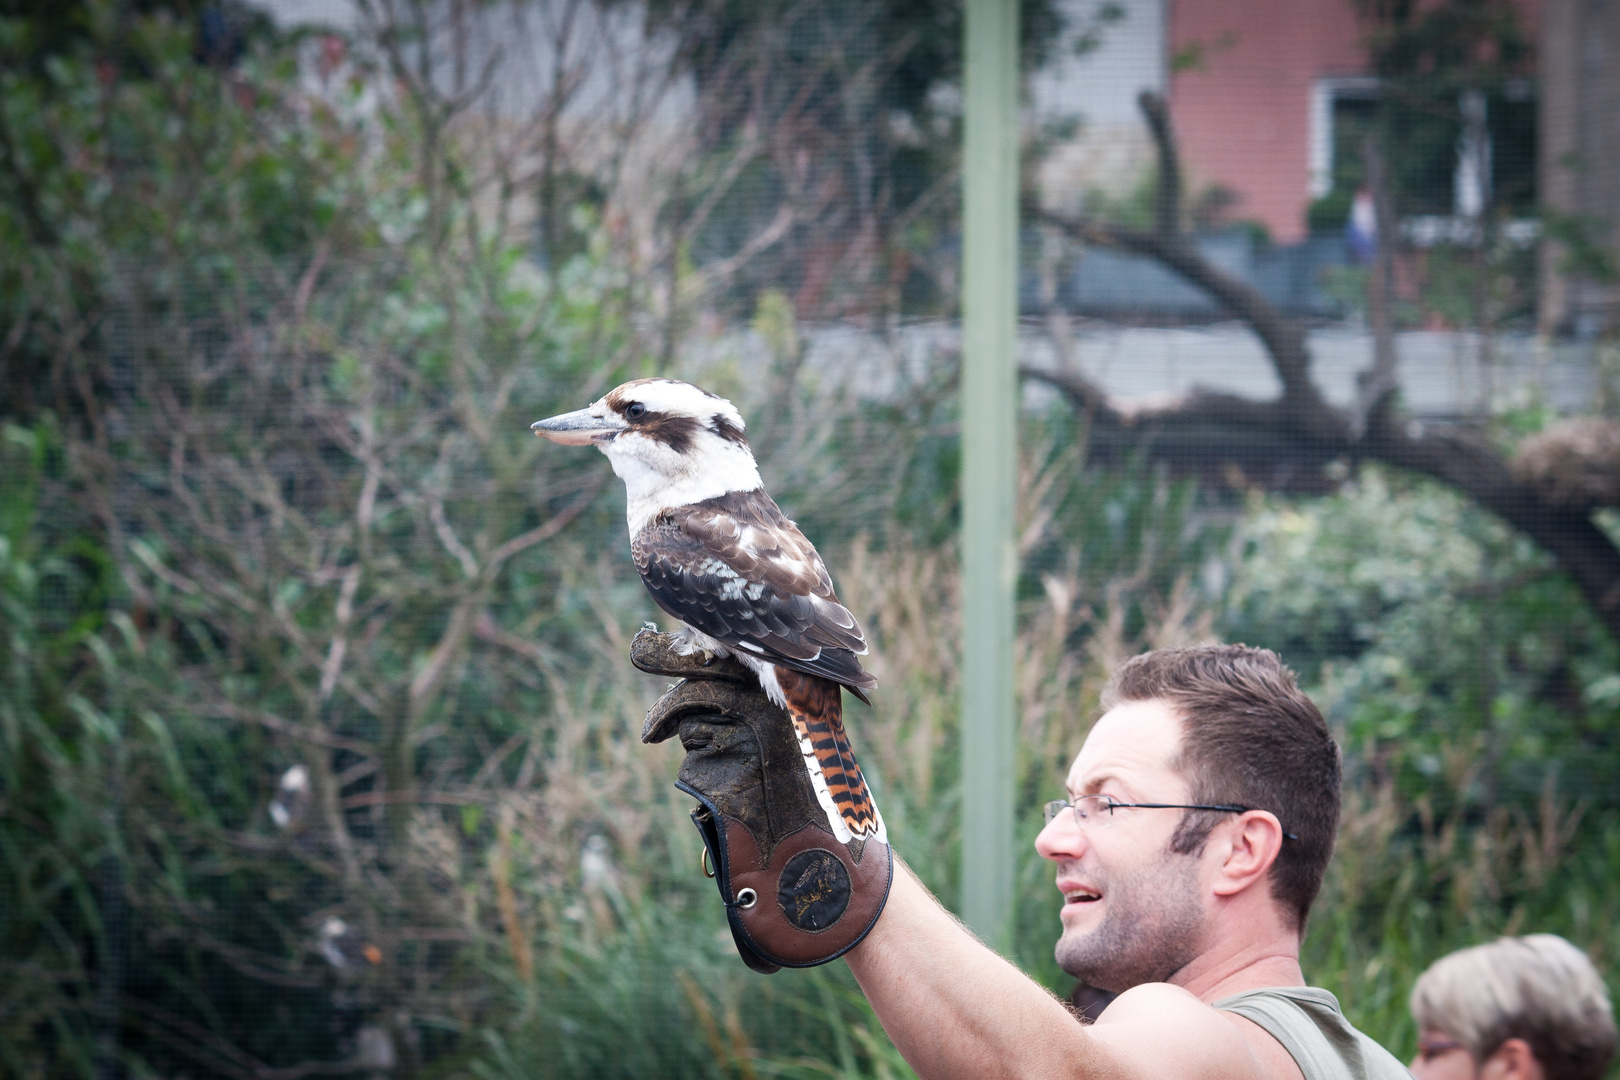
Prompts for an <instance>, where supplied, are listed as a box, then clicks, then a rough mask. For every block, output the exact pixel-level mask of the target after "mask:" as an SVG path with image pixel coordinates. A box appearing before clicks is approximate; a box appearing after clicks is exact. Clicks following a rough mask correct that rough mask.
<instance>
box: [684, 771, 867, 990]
mask: <svg viewBox="0 0 1620 1080" xmlns="http://www.w3.org/2000/svg"><path fill="white" fill-rule="evenodd" d="M675 786H676V787H678V788H679V789H680V790H682V791H684V792H686V793H687V794H688V795H690V796H692V797H693V798H694V799H696V800H698V803H699V805H698V807H697V808H696V809H694V810H693V811H692V822H693V824H695V825H696V826H697V827H698V832H699V833H700V834H701V835H702V837H703V843H704V845H705V847H706V848H707V849H708V853H709V858H710V860H711V861H712V862H713V865H714V869H715V875H714V877H715V885H717V886H718V887H719V889H720V899H721V900H722V901H723V902H724V903H725V905H726V921H727V923H729V924H730V926H731V936H732V938H733V939H734V940H735V942H736V944H737V952H738V953H739V954H740V955H741V956H742V959H743V963H745V964H747V965H748V966H749V967H750V968H753V969H754V970H755V971H759V972H763V973H765V974H770V973H771V972H774V971H776V970H777V969H778V968H784V967H815V966H816V965H818V964H825V963H827V962H829V961H831V960H836V959H838V958H839V957H840V956H843V955H844V954H845V953H846V952H848V951H849V950H851V949H853V948H854V947H855V946H856V945H858V944H860V943H861V940H862V939H863V938H865V937H866V935H867V934H868V933H870V932H871V930H872V927H873V925H874V924H876V922H877V919H878V915H879V914H881V913H882V911H883V905H884V903H885V902H886V901H887V900H888V898H889V887H890V885H891V884H892V882H893V880H894V855H893V854H892V853H891V852H890V850H889V845H888V844H885V843H880V842H879V841H876V840H868V841H866V842H865V844H864V845H861V846H860V847H859V849H858V850H859V855H858V856H857V855H855V854H852V853H851V851H850V845H846V844H840V843H839V842H838V841H837V839H835V838H834V837H833V834H832V833H830V832H828V831H827V829H826V828H825V827H824V826H822V825H820V824H818V823H816V822H810V823H808V824H806V825H804V826H803V827H802V828H800V829H799V830H798V831H797V832H794V833H790V834H789V835H787V836H785V837H781V838H779V839H778V840H777V841H776V844H775V846H774V847H773V848H772V850H771V857H770V861H769V862H764V861H762V860H761V859H760V851H759V846H758V845H757V843H756V842H755V840H754V835H753V833H752V832H750V831H749V829H748V826H747V825H745V824H744V823H743V822H741V821H739V820H737V819H736V818H731V817H727V816H726V815H724V814H722V813H721V812H720V811H719V809H718V808H717V807H716V806H715V804H714V803H713V802H712V801H711V800H710V799H709V798H707V797H706V796H705V795H704V794H703V793H702V792H700V791H698V790H697V789H695V788H693V787H691V786H690V785H688V784H685V783H682V782H679V781H677V782H676V785H675Z"/></svg>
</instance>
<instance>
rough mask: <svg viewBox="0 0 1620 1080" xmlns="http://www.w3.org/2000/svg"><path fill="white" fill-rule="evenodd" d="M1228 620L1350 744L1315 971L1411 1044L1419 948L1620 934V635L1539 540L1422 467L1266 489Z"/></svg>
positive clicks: (1611, 951)
mask: <svg viewBox="0 0 1620 1080" xmlns="http://www.w3.org/2000/svg"><path fill="white" fill-rule="evenodd" d="M1246 516H1247V523H1246V526H1245V528H1244V552H1243V555H1242V557H1241V560H1240V563H1239V573H1238V575H1237V579H1236V580H1235V582H1234V584H1233V588H1232V590H1231V592H1230V593H1229V594H1228V596H1227V598H1226V611H1225V614H1224V616H1223V618H1222V622H1221V626H1222V629H1223V632H1224V633H1225V634H1226V635H1228V636H1229V637H1231V638H1235V639H1242V640H1247V641H1250V642H1252V643H1257V644H1265V645H1267V646H1269V647H1272V648H1275V649H1277V650H1278V651H1279V652H1281V653H1282V655H1283V657H1284V658H1285V659H1286V660H1287V661H1289V662H1290V663H1291V664H1293V665H1294V666H1295V667H1296V668H1298V669H1299V670H1300V672H1301V673H1302V675H1303V676H1304V678H1305V680H1306V682H1307V683H1308V684H1309V685H1310V690H1311V693H1312V696H1313V697H1314V698H1315V699H1316V700H1317V701H1318V702H1319V703H1320V704H1321V705H1322V707H1323V710H1324V711H1325V712H1326V714H1327V715H1328V718H1329V722H1330V723H1331V724H1332V726H1333V728H1334V730H1335V732H1336V734H1337V735H1338V738H1339V740H1340V742H1341V744H1342V745H1343V746H1344V748H1345V751H1346V763H1347V770H1346V786H1347V799H1346V820H1345V825H1344V829H1343V831H1342V832H1341V836H1340V841H1339V852H1338V855H1337V856H1336V858H1335V863H1334V866H1333V868H1332V870H1331V871H1330V873H1329V879H1328V883H1327V887H1326V889H1325V890H1324V894H1323V897H1322V899H1321V900H1320V901H1319V902H1318V904H1317V909H1316V910H1317V914H1316V915H1315V916H1314V918H1313V920H1312V929H1311V932H1310V935H1309V936H1308V937H1307V939H1306V949H1305V957H1304V962H1305V970H1306V974H1307V976H1308V977H1309V978H1311V979H1312V980H1313V981H1315V982H1316V983H1317V984H1318V985H1322V986H1325V987H1327V988H1328V989H1331V990H1333V991H1334V992H1335V993H1337V994H1338V995H1339V996H1340V998H1341V1000H1342V1001H1343V1002H1344V1003H1345V1006H1346V1011H1347V1012H1348V1013H1349V1015H1350V1016H1351V1017H1352V1018H1353V1019H1355V1020H1356V1021H1357V1022H1358V1023H1360V1024H1361V1025H1362V1026H1363V1028H1364V1029H1365V1030H1367V1031H1368V1032H1370V1033H1372V1034H1373V1035H1374V1036H1375V1037H1378V1038H1380V1039H1382V1040H1384V1041H1385V1042H1386V1044H1387V1045H1390V1046H1391V1047H1392V1048H1394V1049H1396V1050H1397V1052H1399V1053H1402V1054H1408V1055H1409V1054H1410V1053H1411V1051H1412V1048H1413V1046H1414V1044H1415V1040H1416V1032H1415V1031H1413V1030H1412V1027H1411V1021H1410V1018H1409V1017H1408V1016H1407V1015H1406V1009H1405V995H1406V992H1407V990H1408V989H1409V987H1410V985H1411V982H1412V980H1413V979H1414V978H1415V977H1416V975H1417V974H1418V972H1420V971H1421V970H1422V968H1423V967H1424V966H1426V965H1427V964H1428V963H1430V962H1432V961H1433V960H1434V959H1435V958H1437V957H1438V956H1440V955H1442V954H1444V953H1445V952H1448V951H1450V950H1452V949H1456V948H1460V947H1462V946H1465V945H1469V944H1475V943H1478V942H1480V941H1483V940H1489V939H1490V938H1491V937H1494V936H1496V935H1499V934H1511V933H1528V932H1532V931H1550V932H1554V933H1561V934H1564V935H1565V936H1567V937H1569V938H1570V940H1572V941H1575V942H1577V943H1578V944H1580V945H1581V946H1582V947H1584V948H1586V949H1588V950H1590V951H1591V952H1592V954H1593V956H1594V959H1595V960H1596V961H1597V962H1598V965H1599V969H1600V970H1602V969H1603V966H1604V960H1605V959H1607V958H1612V957H1613V956H1614V955H1616V951H1617V950H1620V879H1617V877H1616V874H1615V872H1614V865H1615V863H1614V861H1613V851H1614V845H1615V844H1616V843H1617V842H1620V797H1617V794H1616V791H1615V788H1614V785H1613V782H1612V777H1613V776H1614V774H1615V769H1616V766H1617V765H1620V761H1617V760H1616V754H1617V752H1620V739H1617V738H1616V735H1617V733H1620V712H1617V710H1616V705H1617V704H1620V702H1616V701H1615V700H1614V699H1613V697H1612V695H1611V692H1610V689H1609V688H1610V687H1611V686H1612V684H1613V682H1614V676H1613V674H1612V672H1613V671H1614V669H1615V666H1616V659H1617V657H1616V650H1615V645H1614V643H1613V642H1612V641H1610V640H1609V639H1608V638H1607V636H1606V635H1605V634H1604V633H1603V631H1602V629H1601V627H1600V626H1599V625H1598V623H1597V622H1596V620H1595V619H1593V618H1592V617H1591V616H1590V614H1589V613H1587V611H1586V610H1585V608H1584V606H1583V605H1582V603H1581V602H1580V599H1579V597H1578V595H1577V593H1576V591H1575V589H1574V587H1573V586H1572V585H1571V584H1570V583H1569V582H1568V581H1567V580H1566V579H1564V578H1563V577H1561V576H1560V575H1558V574H1557V573H1555V572H1554V571H1553V570H1552V569H1551V566H1550V564H1549V562H1548V560H1547V558H1546V556H1545V555H1543V554H1542V553H1540V552H1539V551H1537V550H1536V549H1535V548H1533V547H1532V546H1531V545H1530V544H1529V543H1528V542H1527V541H1525V540H1524V539H1522V538H1521V537H1518V536H1516V535H1515V534H1513V533H1512V532H1510V531H1509V530H1508V529H1506V528H1505V527H1504V526H1503V525H1502V524H1501V523H1499V522H1497V521H1496V520H1495V519H1493V518H1491V517H1490V516H1489V515H1488V514H1486V513H1485V512H1484V511H1481V510H1480V509H1478V508H1477V507H1474V506H1472V505H1471V504H1469V503H1467V502H1466V501H1465V500H1463V499H1461V498H1459V497H1458V496H1456V495H1455V494H1453V493H1451V492H1450V491H1447V490H1445V489H1442V488H1439V487H1438V486H1436V485H1434V484H1432V483H1428V482H1418V481H1411V480H1406V479H1403V478H1400V477H1398V476H1392V475H1389V474H1386V473H1384V472H1382V471H1379V470H1376V469H1364V470H1363V471H1362V473H1361V475H1360V476H1359V477H1358V478H1357V480H1356V481H1355V482H1354V483H1351V484H1349V485H1347V486H1346V488H1345V489H1344V491H1343V492H1341V493H1340V494H1338V495H1335V496H1331V497H1328V498H1326V499H1321V500H1316V501H1313V502H1308V503H1293V504H1291V503H1288V502H1284V501H1282V500H1266V501H1260V500H1257V501H1256V502H1255V503H1254V504H1253V505H1252V506H1251V507H1250V509H1249V512H1248V514H1247V515H1246Z"/></svg>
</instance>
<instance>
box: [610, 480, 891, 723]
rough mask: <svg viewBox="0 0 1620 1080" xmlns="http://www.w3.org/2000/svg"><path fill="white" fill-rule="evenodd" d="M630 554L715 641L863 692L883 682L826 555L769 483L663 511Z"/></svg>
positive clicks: (662, 598)
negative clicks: (871, 668) (865, 663)
mask: <svg viewBox="0 0 1620 1080" xmlns="http://www.w3.org/2000/svg"><path fill="white" fill-rule="evenodd" d="M631 552H632V554H633V555H634V557H635V562H636V568H637V569H638V570H639V571H640V572H641V578H642V581H643V582H644V583H645V584H646V586H647V590H648V592H650V593H651V594H652V596H653V599H654V600H655V601H657V603H658V606H659V607H661V608H663V609H664V610H665V611H667V612H669V613H670V614H671V615H674V616H675V617H676V618H678V619H681V620H683V621H685V622H686V623H688V624H689V625H691V626H693V627H695V628H696V629H698V630H701V631H703V632H704V633H705V634H708V635H709V636H710V637H712V638H714V639H715V640H716V641H720V642H722V643H724V644H725V645H727V646H732V647H736V648H739V649H741V650H743V651H745V652H747V653H749V654H752V655H754V656H758V657H760V658H762V659H767V660H770V661H772V662H774V663H780V664H785V665H787V666H790V667H793V668H795V669H796V670H799V671H802V672H805V673H806V674H810V675H817V676H820V677H822V678H827V679H832V680H834V681H836V682H838V683H841V684H843V685H845V686H848V687H849V688H850V689H851V691H853V692H854V693H856V694H858V695H859V694H861V692H862V691H863V690H870V689H872V688H873V687H875V686H876V685H877V680H876V679H874V678H873V677H872V676H871V675H870V674H869V673H867V672H866V671H864V670H862V668H861V665H860V661H859V660H857V659H856V656H858V655H860V654H863V653H865V652H866V638H865V636H864V635H863V634H862V633H861V627H860V624H859V623H858V622H857V621H856V619H855V616H854V615H853V614H851V613H850V611H849V609H847V608H845V607H844V605H843V604H841V603H839V601H838V597H837V595H836V594H835V593H834V592H833V587H832V579H831V577H829V576H828V574H827V568H826V566H825V565H824V564H823V563H822V561H821V556H820V555H819V554H817V552H816V549H815V547H814V545H812V544H811V543H810V541H809V540H808V539H806V538H805V536H804V534H803V533H802V532H800V531H799V528H798V526H796V525H794V524H793V522H791V521H789V520H788V519H787V517H786V516H785V515H784V514H783V513H782V511H781V509H780V508H779V507H777V505H776V503H775V502H774V501H773V500H772V499H771V497H770V496H769V495H767V494H766V493H765V492H764V491H762V490H755V491H750V492H731V493H729V494H727V495H723V496H720V497H719V498H715V499H708V500H705V501H703V502H700V503H693V504H691V505H689V506H680V507H674V508H672V509H670V510H666V511H664V512H663V513H662V514H660V515H659V516H658V517H657V518H656V519H655V520H654V521H653V522H652V523H650V524H649V525H648V526H647V527H646V528H644V529H642V530H641V532H640V533H638V534H637V535H636V537H635V538H634V540H633V541H632V543H631ZM862 696H863V697H864V695H862Z"/></svg>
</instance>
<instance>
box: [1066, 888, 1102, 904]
mask: <svg viewBox="0 0 1620 1080" xmlns="http://www.w3.org/2000/svg"><path fill="white" fill-rule="evenodd" d="M1101 899H1102V897H1101V896H1099V895H1098V894H1097V893H1094V892H1087V891H1086V890H1085V889H1065V890H1064V892H1063V902H1064V903H1065V904H1089V903H1092V902H1093V901H1096V900H1101Z"/></svg>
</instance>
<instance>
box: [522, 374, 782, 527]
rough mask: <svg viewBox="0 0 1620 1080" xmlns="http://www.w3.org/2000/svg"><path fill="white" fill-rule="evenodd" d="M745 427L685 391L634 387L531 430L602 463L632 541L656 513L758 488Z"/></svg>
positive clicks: (654, 383)
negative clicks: (624, 499)
mask: <svg viewBox="0 0 1620 1080" xmlns="http://www.w3.org/2000/svg"><path fill="white" fill-rule="evenodd" d="M745 426H746V425H744V424H743V418H742V416H741V414H739V413H738V412H737V407H736V406H735V405H733V404H732V403H731V402H729V401H727V400H726V399H725V398H722V397H716V396H715V395H713V394H711V393H709V392H708V391H707V390H702V389H699V388H698V387H696V386H693V385H692V384H691V383H685V382H680V381H678V380H676V379H636V380H635V381H634V382H627V383H624V384H623V385H622V386H616V387H614V388H613V389H612V390H610V391H608V392H607V393H606V394H604V395H603V396H602V397H600V398H598V399H597V400H596V401H594V402H592V403H591V404H590V405H588V406H586V407H585V408H583V409H579V410H576V411H575V412H571V413H563V414H562V415H561V416H553V417H551V418H550V419H547V420H541V421H539V422H537V423H536V424H534V425H533V428H534V433H535V434H536V435H538V436H540V437H541V438H543V439H550V440H551V441H552V442H555V443H562V444H563V445H565V446H595V447H596V448H597V449H599V450H601V451H602V453H604V454H606V455H607V458H608V461H610V462H612V464H613V471H614V472H615V473H617V474H618V476H619V478H620V479H621V480H623V481H624V486H625V490H626V492H627V494H628V495H629V505H628V511H629V515H628V516H629V519H630V535H631V536H634V535H635V534H636V533H638V532H640V531H641V528H642V526H644V525H646V524H647V522H649V521H651V520H652V519H653V518H654V517H655V516H657V514H658V513H659V511H661V510H665V509H668V508H669V507H674V506H687V505H689V504H691V503H695V502H702V501H703V500H704V499H712V498H715V497H717V496H720V495H724V494H726V493H727V492H728V491H753V490H754V489H755V488H757V487H759V486H760V480H759V469H758V467H756V466H755V464H754V454H753V451H751V450H750V449H749V448H748V439H747V437H746V436H745V435H744V434H743V430H744V428H745Z"/></svg>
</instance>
